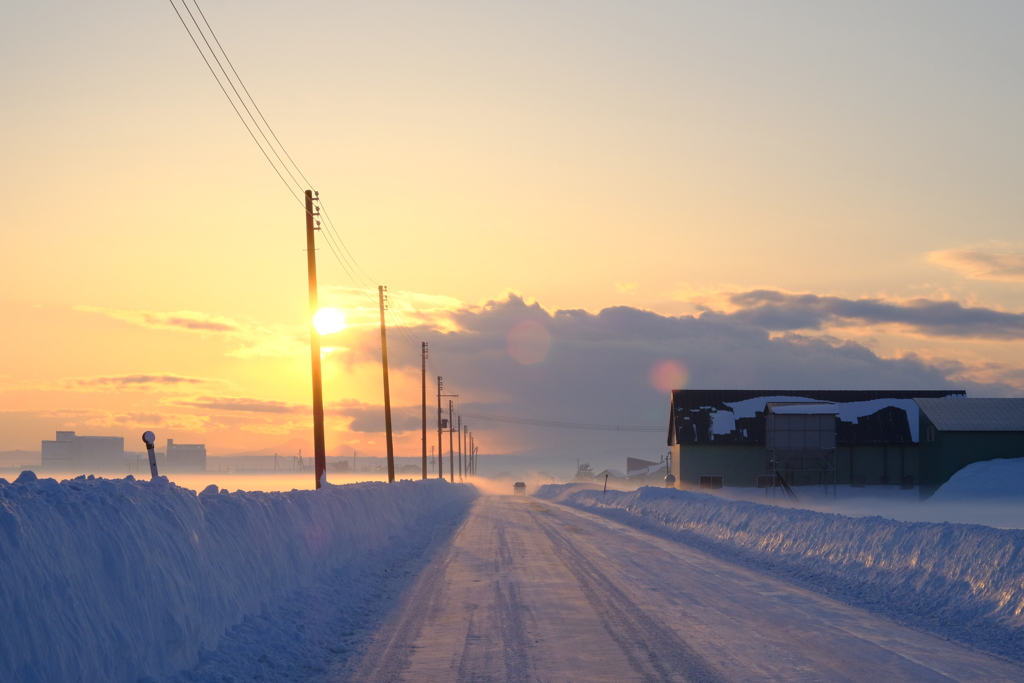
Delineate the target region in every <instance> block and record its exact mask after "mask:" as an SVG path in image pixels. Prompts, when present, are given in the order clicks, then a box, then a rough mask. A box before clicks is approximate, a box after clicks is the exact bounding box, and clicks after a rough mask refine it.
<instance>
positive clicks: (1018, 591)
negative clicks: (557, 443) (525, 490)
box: [536, 485, 1024, 661]
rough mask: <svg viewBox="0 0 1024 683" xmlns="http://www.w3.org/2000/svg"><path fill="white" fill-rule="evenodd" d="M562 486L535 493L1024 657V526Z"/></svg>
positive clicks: (654, 490)
mask: <svg viewBox="0 0 1024 683" xmlns="http://www.w3.org/2000/svg"><path fill="white" fill-rule="evenodd" d="M567 488H568V487H567V486H559V485H548V486H543V487H541V489H540V490H539V491H538V492H537V494H536V497H538V498H543V499H546V500H551V501H553V502H559V503H561V504H563V505H567V506H570V507H573V508H577V509H579V510H585V511H587V512H591V513H595V514H599V515H603V516H605V517H608V518H610V519H613V520H615V521H617V522H621V523H623V524H627V525H629V526H633V527H636V528H639V529H643V530H645V531H648V532H651V533H654V534H657V535H660V536H664V537H667V538H670V539H673V540H676V541H680V542H682V543H685V544H687V545H690V546H693V547H695V548H698V549H700V550H702V551H704V552H707V553H709V554H713V555H715V556H717V557H720V558H722V559H725V560H728V561H731V562H736V563H739V564H743V565H746V566H749V567H751V568H754V569H756V570H758V571H762V572H767V573H770V574H773V575H775V576H777V577H778V578H782V579H784V580H787V581H789V582H792V583H796V584H798V585H801V586H803V587H806V588H809V589H811V590H815V591H817V592H820V593H824V594H827V595H829V596H831V597H833V598H836V599H838V600H841V601H843V602H847V603H849V604H854V605H857V606H860V607H864V608H866V609H869V610H871V611H874V612H878V613H882V614H885V615H887V616H889V617H891V618H894V619H896V620H898V621H901V622H903V623H906V624H909V625H912V626H916V627H918V628H922V629H925V630H928V631H932V632H936V633H939V634H941V635H944V636H946V637H949V638H953V639H956V640H959V641H962V642H965V643H968V644H970V645H974V646H976V647H978V648H979V649H984V650H988V651H991V652H996V653H998V654H1002V655H1004V656H1008V657H1011V658H1013V659H1016V660H1019V661H1024V617H1022V615H1021V613H1022V611H1024V554H1022V549H1024V531H1022V530H1017V529H995V528H992V527H986V526H980V525H969V524H932V523H922V522H899V521H893V520H889V519H882V518H880V517H857V518H853V517H845V516H842V515H836V514H827V513H821V512H814V511H810V510H800V509H787V508H780V507H775V506H770V505H762V504H759V503H752V502H746V501H734V500H725V499H722V498H718V497H715V496H710V495H706V494H701V493H695V492H688V491H677V490H672V489H658V488H653V487H650V488H641V489H639V490H637V491H634V492H628V493H623V492H617V491H608V492H607V493H602V492H601V491H594V490H576V491H573V492H570V493H568V495H566V489H567ZM684 579H685V577H680V580H681V581H682V580H684Z"/></svg>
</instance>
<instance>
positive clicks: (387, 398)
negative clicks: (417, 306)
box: [377, 285, 395, 482]
mask: <svg viewBox="0 0 1024 683" xmlns="http://www.w3.org/2000/svg"><path fill="white" fill-rule="evenodd" d="M377 295H378V296H379V297H380V358H381V362H382V363H383V365H384V431H385V433H386V434H387V442H388V481H389V482H393V481H394V480H395V448H394V445H393V444H392V441H391V388H390V387H389V386H388V337H387V332H386V327H385V325H384V285H380V286H378V287H377Z"/></svg>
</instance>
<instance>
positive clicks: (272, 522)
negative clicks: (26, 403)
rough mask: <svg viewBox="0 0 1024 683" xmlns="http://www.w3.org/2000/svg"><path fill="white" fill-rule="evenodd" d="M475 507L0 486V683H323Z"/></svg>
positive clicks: (134, 488) (110, 485) (376, 490)
mask: <svg viewBox="0 0 1024 683" xmlns="http://www.w3.org/2000/svg"><path fill="white" fill-rule="evenodd" d="M476 495H477V493H476V490H475V489H474V488H473V487H470V486H458V485H451V484H447V483H444V482H439V481H436V480H429V481H425V482H422V481H416V482H400V483H397V484H379V483H363V484H352V485H347V486H329V487H327V488H325V489H322V490H320V491H290V492H281V493H245V492H241V491H236V492H234V493H228V492H227V491H226V490H218V489H217V488H216V487H215V486H211V487H209V488H207V489H206V490H204V491H203V492H202V493H200V494H198V495H196V493H195V492H194V491H191V490H189V489H185V488H182V487H179V486H176V485H174V484H172V483H170V482H168V481H167V480H166V479H164V478H162V477H160V478H157V479H156V480H154V481H152V482H150V481H137V480H135V479H132V478H131V477H128V478H126V479H118V480H109V479H87V478H79V479H74V480H67V481H63V482H60V483H58V482H57V481H56V480H53V479H36V477H35V475H32V474H31V473H27V474H24V475H22V476H21V477H19V478H18V480H16V481H15V482H14V483H8V482H6V481H5V480H3V479H0V680H3V681H25V682H26V683H28V682H36V681H39V682H44V681H47V682H48V681H60V682H64V681H105V682H106V681H136V680H139V679H140V677H145V679H144V680H199V681H219V682H220V681H232V680H253V679H254V678H255V679H259V680H274V679H280V680H284V679H286V678H294V677H295V676H296V675H298V676H304V677H307V678H308V677H315V676H316V675H317V672H319V671H324V670H325V669H326V666H327V665H328V664H329V663H331V662H332V661H338V660H339V659H342V660H343V659H344V658H345V657H346V656H347V651H348V649H349V648H350V647H352V646H354V645H357V644H358V642H357V641H358V639H359V636H360V633H361V629H364V628H365V627H367V626H368V625H370V626H372V624H371V622H372V621H373V620H374V619H375V618H377V617H378V616H379V615H378V614H377V612H379V611H380V610H379V602H380V600H381V599H382V598H383V597H384V595H383V594H384V593H386V592H387V591H388V590H390V589H392V588H396V587H401V579H400V578H398V579H393V578H391V577H393V576H394V575H396V574H398V575H400V576H401V575H406V574H409V573H410V571H411V570H412V569H414V568H415V563H417V562H419V561H420V560H421V557H422V556H423V553H424V551H425V550H426V549H428V548H429V547H430V546H431V544H432V543H434V542H435V541H437V540H438V539H440V538H444V537H447V536H448V535H449V534H450V533H451V531H452V529H453V528H454V526H455V524H457V522H458V521H459V520H461V518H462V517H463V516H464V515H465V513H466V511H467V510H468V508H469V505H470V503H471V501H472V500H473V499H474V498H475V497H476Z"/></svg>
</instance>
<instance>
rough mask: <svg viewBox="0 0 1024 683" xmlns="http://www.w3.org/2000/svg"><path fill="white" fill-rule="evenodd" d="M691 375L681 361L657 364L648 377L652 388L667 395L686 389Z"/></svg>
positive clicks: (665, 361)
mask: <svg viewBox="0 0 1024 683" xmlns="http://www.w3.org/2000/svg"><path fill="white" fill-rule="evenodd" d="M689 379H690V373H689V371H688V370H687V369H686V366H685V365H683V363H681V362H680V361H677V360H663V361H661V362H659V363H655V364H654V366H653V367H652V368H651V371H650V373H649V374H648V376H647V380H648V381H649V382H650V383H651V386H652V387H654V388H655V389H657V390H658V391H660V392H661V393H663V394H666V393H668V392H670V391H672V390H673V389H685V388H686V383H687V382H688V381H689Z"/></svg>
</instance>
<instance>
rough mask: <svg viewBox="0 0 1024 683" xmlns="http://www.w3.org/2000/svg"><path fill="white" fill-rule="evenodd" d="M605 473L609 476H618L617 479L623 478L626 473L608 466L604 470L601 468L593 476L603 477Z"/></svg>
mask: <svg viewBox="0 0 1024 683" xmlns="http://www.w3.org/2000/svg"><path fill="white" fill-rule="evenodd" d="M606 474H607V475H608V476H611V477H618V478H619V479H625V478H626V475H625V474H624V473H623V472H622V470H617V469H614V468H612V467H609V468H608V469H606V470H601V471H600V472H598V473H597V474H595V475H594V476H595V477H603V476H604V475H606Z"/></svg>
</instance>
